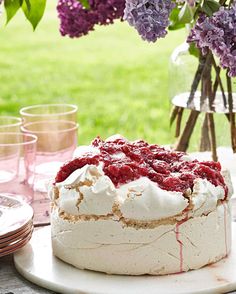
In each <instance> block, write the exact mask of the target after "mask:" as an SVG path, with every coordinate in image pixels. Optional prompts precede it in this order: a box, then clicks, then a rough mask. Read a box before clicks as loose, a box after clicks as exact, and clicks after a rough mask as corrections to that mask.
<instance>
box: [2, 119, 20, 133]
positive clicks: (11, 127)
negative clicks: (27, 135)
mask: <svg viewBox="0 0 236 294" xmlns="http://www.w3.org/2000/svg"><path fill="white" fill-rule="evenodd" d="M21 125H22V119H21V118H20V117H14V116H5V115H1V116H0V132H1V133H2V132H4V133H5V132H9V133H15V132H20V127H21Z"/></svg>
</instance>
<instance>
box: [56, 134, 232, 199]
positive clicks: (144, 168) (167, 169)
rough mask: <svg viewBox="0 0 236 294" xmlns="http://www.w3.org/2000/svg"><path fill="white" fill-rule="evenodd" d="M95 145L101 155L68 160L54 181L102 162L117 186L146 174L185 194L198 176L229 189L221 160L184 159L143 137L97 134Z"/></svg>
mask: <svg viewBox="0 0 236 294" xmlns="http://www.w3.org/2000/svg"><path fill="white" fill-rule="evenodd" d="M92 146H94V147H96V148H98V149H99V150H100V154H98V155H93V154H92V153H87V154H85V155H83V156H81V157H78V158H76V159H74V160H72V161H70V162H68V163H66V164H65V165H64V166H62V167H61V169H60V170H59V172H58V174H57V176H56V179H55V182H56V183H58V182H62V181H64V180H65V179H66V178H67V177H68V176H69V175H70V174H71V173H73V172H74V171H75V170H76V169H79V168H82V167H83V166H85V165H86V164H94V165H98V164H99V162H103V164H104V166H103V171H104V173H105V174H106V175H107V176H108V177H109V178H110V179H111V180H112V182H113V183H114V185H115V186H116V187H119V186H120V185H122V184H125V183H128V182H130V181H133V180H136V179H138V178H140V177H143V176H145V177H148V178H149V179H150V180H151V181H153V182H156V183H157V184H158V186H159V187H160V188H161V189H164V190H168V191H178V192H182V193H184V192H185V191H186V190H187V189H188V188H190V189H192V188H193V182H194V180H195V179H196V178H202V179H207V180H208V181H209V182H211V183H212V184H213V185H215V186H218V185H219V186H222V187H223V188H224V190H225V195H226V196H227V193H228V188H227V186H226V184H225V182H224V179H223V177H222V175H221V173H220V171H221V165H220V163H219V162H214V161H204V162H199V161H197V160H193V161H184V160H182V159H181V157H182V156H183V155H185V153H183V152H177V151H170V150H166V149H164V148H162V147H160V146H158V145H154V144H148V143H146V142H144V141H141V140H140V141H135V142H128V141H126V140H125V139H120V138H119V139H116V140H114V141H103V140H101V139H100V138H99V137H98V138H96V139H95V140H94V141H93V142H92Z"/></svg>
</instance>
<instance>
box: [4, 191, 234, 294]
mask: <svg viewBox="0 0 236 294" xmlns="http://www.w3.org/2000/svg"><path fill="white" fill-rule="evenodd" d="M49 205H50V204H49V200H48V199H47V198H45V195H44V194H41V193H37V194H36V195H35V200H34V202H33V204H32V206H33V208H34V225H35V227H36V228H37V227H42V226H46V225H49V224H50V222H49V217H50V216H49ZM232 210H233V221H236V198H234V199H232ZM37 293H43V294H50V293H55V292H51V291H49V290H46V289H43V288H41V287H39V286H36V285H34V284H32V283H30V282H28V281H27V280H25V279H24V278H23V277H21V276H20V275H19V274H18V273H17V271H16V269H15V267H14V263H13V255H12V254H11V255H8V256H4V257H1V258H0V294H37ZM230 293H231V294H233V293H234V294H236V289H235V291H234V292H230Z"/></svg>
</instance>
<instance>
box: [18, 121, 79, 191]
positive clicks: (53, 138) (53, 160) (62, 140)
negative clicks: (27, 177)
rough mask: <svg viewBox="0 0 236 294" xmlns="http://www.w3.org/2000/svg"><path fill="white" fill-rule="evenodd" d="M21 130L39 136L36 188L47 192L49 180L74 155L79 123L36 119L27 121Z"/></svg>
mask: <svg viewBox="0 0 236 294" xmlns="http://www.w3.org/2000/svg"><path fill="white" fill-rule="evenodd" d="M21 130H22V132H23V133H27V134H33V135H35V136H37V138H38V142H37V152H36V165H35V185H34V190H35V191H38V192H46V191H47V185H48V182H50V181H51V180H52V179H53V178H54V177H55V175H56V173H57V171H58V169H59V168H60V166H61V165H62V164H63V163H64V162H65V161H67V160H70V159H71V158H72V157H73V153H74V150H75V149H76V147H77V136H78V124H76V123H75V122H72V121H63V120H55V121H54V120H49V121H36V122H30V123H25V124H24V125H23V126H22V127H21Z"/></svg>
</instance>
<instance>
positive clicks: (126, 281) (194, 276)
mask: <svg viewBox="0 0 236 294" xmlns="http://www.w3.org/2000/svg"><path fill="white" fill-rule="evenodd" d="M232 230H233V241H232V242H233V243H232V251H231V254H230V255H229V256H228V258H225V259H223V260H221V261H219V262H218V263H215V264H211V265H208V266H206V267H204V268H201V269H199V270H193V271H189V272H187V273H182V274H174V275H168V276H136V277H135V276H117V275H107V274H104V273H98V272H93V271H87V270H79V269H76V268H74V267H73V266H70V265H69V264H66V263H64V262H63V261H61V260H59V259H58V258H56V257H54V256H53V255H52V249H51V236H50V226H49V227H44V228H43V229H40V230H38V231H36V232H35V233H34V234H33V237H32V239H31V241H30V243H29V244H28V245H26V246H25V247H24V248H22V249H21V250H20V251H18V252H16V253H15V255H14V262H15V266H16V269H17V270H18V272H19V273H20V274H21V275H22V276H24V277H25V278H26V279H28V280H29V281H31V282H33V283H35V284H37V285H39V286H41V287H44V288H47V289H50V290H53V291H55V292H59V293H66V294H75V293H76V294H144V293H148V294H157V293H162V294H167V293H169V294H170V293H176V294H179V293H188V294H190V293H192V294H193V293H204V294H207V293H224V292H227V291H232V290H234V289H236V223H233V226H232Z"/></svg>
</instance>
